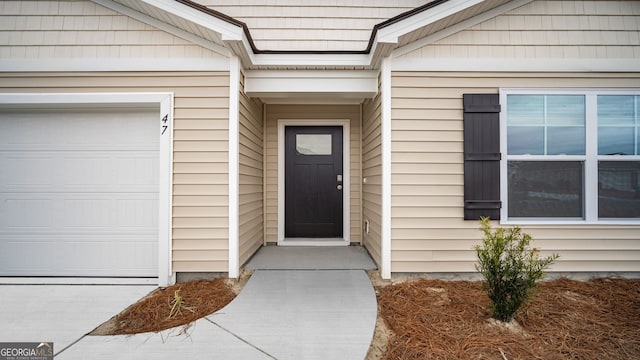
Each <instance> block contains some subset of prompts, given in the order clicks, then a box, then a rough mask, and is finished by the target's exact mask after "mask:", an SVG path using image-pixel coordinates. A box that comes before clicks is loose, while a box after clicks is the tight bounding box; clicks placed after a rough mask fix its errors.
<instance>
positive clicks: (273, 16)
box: [197, 0, 425, 50]
mask: <svg viewBox="0 0 640 360" xmlns="http://www.w3.org/2000/svg"><path fill="white" fill-rule="evenodd" d="M197 2H198V3H200V4H203V5H206V6H208V7H210V8H211V9H214V10H217V11H220V12H222V13H224V14H226V15H229V16H231V17H234V18H236V19H238V20H240V21H243V22H245V23H246V24H247V25H248V27H249V29H250V31H251V35H252V37H253V39H254V41H255V44H256V46H257V47H258V48H259V49H262V50H364V49H365V48H366V47H367V43H368V42H369V38H370V37H371V32H372V30H373V27H374V25H376V24H378V23H381V22H383V21H385V20H387V19H389V18H392V17H394V16H397V15H399V14H401V13H403V12H406V11H409V10H411V9H413V8H416V7H418V6H421V5H423V4H424V3H425V2H424V1H421V0H409V1H402V2H397V1H395V2H394V1H387V0H374V1H367V2H366V3H363V2H362V1H356V0H344V1H342V0H340V1H338V0H334V1H320V0H314V1H297V0H282V1H278V2H273V1H264V0H252V1H243V2H238V1H235V0H223V1H213V0H197Z"/></svg>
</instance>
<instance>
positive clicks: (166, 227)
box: [0, 93, 175, 286]
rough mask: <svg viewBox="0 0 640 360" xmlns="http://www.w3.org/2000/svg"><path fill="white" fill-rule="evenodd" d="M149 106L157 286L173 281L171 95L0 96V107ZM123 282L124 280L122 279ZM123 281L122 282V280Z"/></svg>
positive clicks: (74, 94) (39, 94) (82, 94)
mask: <svg viewBox="0 0 640 360" xmlns="http://www.w3.org/2000/svg"><path fill="white" fill-rule="evenodd" d="M127 104H136V105H139V104H148V105H151V106H154V107H157V108H158V134H159V136H160V154H159V155H160V159H159V177H160V178H159V186H158V196H159V198H158V210H159V211H158V278H157V283H158V285H159V286H168V285H171V284H173V283H174V282H175V274H174V273H173V272H172V268H171V246H172V245H171V228H172V211H171V206H172V200H171V198H172V189H171V188H172V187H171V174H172V172H173V165H172V164H173V93H53V94H42V93H32V94H21V93H7V94H0V107H2V106H10V107H33V106H42V105H44V106H46V107H61V106H64V107H65V108H71V107H74V106H81V107H86V106H93V105H99V106H118V107H120V106H122V105H127ZM123 279H126V278H123ZM123 281H125V280H123Z"/></svg>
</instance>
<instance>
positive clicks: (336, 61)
mask: <svg viewBox="0 0 640 360" xmlns="http://www.w3.org/2000/svg"><path fill="white" fill-rule="evenodd" d="M249 52H251V50H250V49H249ZM251 59H252V63H253V65H254V66H327V67H332V66H369V63H370V56H369V55H368V54H253V56H251Z"/></svg>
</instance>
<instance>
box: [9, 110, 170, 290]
mask: <svg viewBox="0 0 640 360" xmlns="http://www.w3.org/2000/svg"><path fill="white" fill-rule="evenodd" d="M157 114H158V110H157V109H155V110H154V109H150V108H137V107H136V108H118V109H113V108H109V109H96V108H87V107H85V108H84V109H74V110H69V109H65V110H61V109H35V110H34V109H29V110H16V109H13V110H7V109H1V110H0V276H83V277H102V276H106V277H147V276H148V277H155V276H157V273H158V270H157V268H158V154H159V139H158V133H157V131H156V130H157V117H158V115H157Z"/></svg>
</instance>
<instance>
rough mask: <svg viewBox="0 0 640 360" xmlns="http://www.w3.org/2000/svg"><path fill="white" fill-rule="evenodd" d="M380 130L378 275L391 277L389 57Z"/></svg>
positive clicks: (382, 81)
mask: <svg viewBox="0 0 640 360" xmlns="http://www.w3.org/2000/svg"><path fill="white" fill-rule="evenodd" d="M380 96H381V111H382V118H381V132H382V141H381V142H382V144H381V147H382V209H381V222H382V224H381V225H380V226H381V227H382V229H381V236H382V239H380V244H381V249H380V257H381V259H380V262H381V264H380V275H381V276H382V278H383V279H391V58H389V57H386V58H384V59H383V60H382V65H381V69H380Z"/></svg>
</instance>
